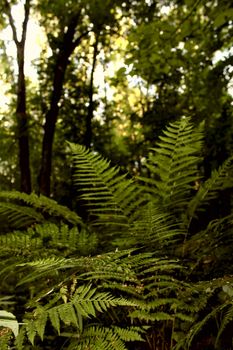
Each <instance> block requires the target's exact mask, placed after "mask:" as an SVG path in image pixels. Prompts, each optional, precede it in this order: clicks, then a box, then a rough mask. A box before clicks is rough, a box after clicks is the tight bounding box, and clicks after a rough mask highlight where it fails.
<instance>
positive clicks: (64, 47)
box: [39, 13, 88, 196]
mask: <svg viewBox="0 0 233 350" xmlns="http://www.w3.org/2000/svg"><path fill="white" fill-rule="evenodd" d="M79 16H80V13H79V14H77V15H74V16H73V17H72V18H71V21H70V23H69V25H68V28H67V30H66V32H65V34H64V37H63V40H62V43H61V44H60V47H59V52H58V54H56V55H57V59H56V62H55V69H54V77H53V90H52V95H51V102H50V108H49V110H48V113H47V115H46V117H45V124H44V137H43V144H42V159H41V169H40V175H39V192H40V193H41V194H43V195H45V196H50V187H51V170H52V151H53V141H54V134H55V128H56V122H57V117H58V114H59V101H60V99H61V96H62V92H63V84H64V78H65V73H66V69H67V66H68V64H69V58H70V56H71V54H72V53H73V51H74V49H75V48H76V47H77V46H78V45H79V44H80V42H81V39H82V38H83V37H84V36H86V35H87V34H88V31H86V32H84V33H82V34H81V35H80V36H79V37H78V38H77V39H75V40H74V38H75V34H76V26H77V23H78V20H79Z"/></svg>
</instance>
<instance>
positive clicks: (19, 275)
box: [0, 118, 233, 350]
mask: <svg viewBox="0 0 233 350" xmlns="http://www.w3.org/2000/svg"><path fill="white" fill-rule="evenodd" d="M69 146H70V150H71V152H72V158H73V167H74V187H75V189H76V191H77V201H78V202H77V203H78V205H77V206H78V207H82V211H80V213H81V212H82V215H83V217H81V214H80V215H79V213H75V212H73V211H71V210H70V209H68V208H66V207H64V206H61V205H59V204H58V203H56V202H55V201H54V200H51V199H48V198H46V197H43V196H37V195H36V194H34V193H33V194H30V195H27V194H23V193H19V192H15V191H12V192H0V223H1V228H2V231H1V236H0V242H1V252H0V254H1V262H0V265H1V266H0V267H1V268H0V271H1V272H0V278H1V291H0V293H1V295H0V297H1V298H0V302H1V300H3V301H4V300H5V301H8V302H9V301H10V302H9V303H6V304H5V305H1V308H2V310H4V311H7V312H9V313H11V315H12V317H14V316H15V317H16V319H15V320H16V322H18V323H17V324H18V326H19V332H18V331H17V334H16V333H15V331H14V330H15V328H13V326H12V323H9V326H8V327H6V324H5V323H4V322H3V320H1V313H0V326H2V329H1V330H0V339H1V341H2V344H4V345H3V346H5V348H6V349H18V350H20V349H68V350H72V349H77V350H78V349H89V350H101V349H105V350H121V349H122V350H126V349H128V350H131V349H135V350H141V349H148V350H149V349H151V350H157V349H161V350H165V349H169V350H170V349H176V350H178V349H182V350H186V349H193V350H194V349H232V348H233V346H232V334H231V332H230V328H231V327H232V321H233V299H232V297H233V277H232V273H233V271H232V252H233V239H232V237H233V236H232V220H233V215H232V212H231V211H229V212H228V213H227V214H226V215H225V216H223V215H221V210H220V209H221V208H220V207H219V205H218V203H219V196H220V195H221V196H222V194H224V193H225V192H226V191H227V192H228V194H229V193H230V191H231V189H232V182H233V180H232V179H233V177H232V170H233V166H232V158H230V159H228V160H226V161H225V163H223V164H222V166H221V167H220V168H219V169H217V170H214V171H213V173H212V175H211V177H210V178H209V179H205V178H204V175H203V173H204V172H203V159H202V157H203V155H202V148H203V132H202V127H201V126H199V127H195V126H194V125H193V124H192V123H191V121H190V120H189V119H188V118H182V119H181V120H179V121H177V122H174V123H171V124H169V126H167V128H166V130H164V132H163V135H161V137H160V141H159V142H158V143H157V145H155V147H154V148H153V149H152V150H151V151H150V155H149V157H148V160H147V163H146V165H145V169H144V170H145V171H144V172H143V174H145V173H146V174H148V176H144V175H143V174H142V175H141V176H140V177H139V178H137V179H131V178H130V177H129V175H128V174H126V175H122V174H121V173H120V170H119V169H118V168H117V167H111V165H110V163H109V162H108V161H107V160H106V159H104V158H103V157H102V156H101V155H99V154H97V153H95V152H93V151H91V150H88V149H86V148H85V147H83V146H81V145H74V144H70V145H69ZM222 198H223V197H222ZM213 208H214V209H215V210H214V213H215V214H216V215H213V213H212V209H213ZM218 209H219V210H218ZM84 218H85V219H84ZM9 298H10V299H9ZM15 320H14V322H15ZM1 322H2V323H1ZM14 326H16V324H15V323H14ZM11 331H13V332H11ZM3 346H2V348H3Z"/></svg>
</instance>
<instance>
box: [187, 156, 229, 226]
mask: <svg viewBox="0 0 233 350" xmlns="http://www.w3.org/2000/svg"><path fill="white" fill-rule="evenodd" d="M232 170H233V157H231V158H229V159H227V160H226V161H225V162H224V163H223V165H222V166H220V167H219V169H218V170H214V171H213V172H212V174H211V177H210V178H209V179H208V180H207V181H205V182H204V183H203V184H202V185H201V186H200V188H199V190H198V192H197V193H196V195H195V196H194V197H193V198H192V200H191V201H190V203H189V204H188V208H187V217H188V220H189V222H190V221H191V220H192V218H194V217H195V215H197V213H196V212H197V211H198V210H203V208H205V207H206V206H207V205H208V204H209V202H210V201H211V200H213V199H215V198H217V197H218V195H219V192H220V191H222V190H224V189H227V188H232V186H233V180H232V176H230V173H231V172H232Z"/></svg>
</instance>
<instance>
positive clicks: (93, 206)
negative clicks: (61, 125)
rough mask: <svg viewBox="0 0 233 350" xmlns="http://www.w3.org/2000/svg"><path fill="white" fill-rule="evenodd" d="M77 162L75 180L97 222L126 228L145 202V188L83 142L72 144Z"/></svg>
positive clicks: (75, 162)
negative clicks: (140, 205)
mask: <svg viewBox="0 0 233 350" xmlns="http://www.w3.org/2000/svg"><path fill="white" fill-rule="evenodd" d="M70 147H71V150H72V153H73V160H74V165H75V175H74V181H75V184H76V185H77V186H78V188H79V192H80V193H81V196H80V197H81V199H82V200H83V201H84V202H85V203H86V206H87V209H88V211H89V213H90V216H91V218H92V219H93V218H94V219H97V220H95V222H94V224H96V225H103V224H105V223H106V224H107V225H108V226H112V225H114V226H115V225H118V229H119V228H120V227H123V228H124V230H126V229H127V227H128V226H129V218H130V217H131V216H132V215H133V214H134V213H135V211H136V209H137V208H138V206H139V204H140V203H142V202H143V198H142V196H140V194H141V190H140V189H139V188H137V187H136V185H134V184H133V182H132V180H128V179H127V178H126V175H119V169H118V168H116V167H114V168H111V167H110V164H109V162H108V161H106V160H105V159H103V158H102V157H101V156H99V155H97V154H94V153H93V152H91V151H89V150H87V149H86V148H85V147H83V146H80V145H74V144H70Z"/></svg>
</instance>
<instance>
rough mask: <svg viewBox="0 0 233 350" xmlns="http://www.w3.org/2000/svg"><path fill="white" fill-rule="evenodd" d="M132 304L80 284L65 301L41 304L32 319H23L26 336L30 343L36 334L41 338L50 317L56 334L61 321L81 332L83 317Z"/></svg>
mask: <svg viewBox="0 0 233 350" xmlns="http://www.w3.org/2000/svg"><path fill="white" fill-rule="evenodd" d="M133 305H134V304H133V302H130V301H127V300H125V299H123V298H115V297H113V296H112V295H111V294H110V293H107V292H102V293H101V292H97V291H96V289H95V288H91V286H90V285H86V286H85V285H84V286H80V287H79V288H77V290H76V292H75V294H74V295H73V296H72V298H71V299H70V301H68V302H67V303H64V304H60V305H57V306H53V307H52V308H47V307H41V306H40V307H38V308H36V309H35V310H34V317H33V318H34V319H33V320H32V319H30V321H27V320H26V319H25V323H26V332H27V336H28V339H29V340H30V342H31V343H32V344H34V339H35V336H36V335H37V334H38V335H39V336H40V338H41V339H42V340H43V337H44V331H45V326H46V323H47V321H48V319H50V321H51V324H52V325H53V327H54V328H55V329H56V331H57V332H58V334H60V329H61V324H60V323H61V321H62V322H63V323H64V324H65V325H68V326H69V325H72V326H74V327H76V328H77V329H78V330H79V331H80V332H82V331H83V318H87V317H91V316H93V317H95V316H96V313H97V312H98V313H99V312H104V311H106V310H107V309H108V308H110V307H116V306H133Z"/></svg>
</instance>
